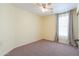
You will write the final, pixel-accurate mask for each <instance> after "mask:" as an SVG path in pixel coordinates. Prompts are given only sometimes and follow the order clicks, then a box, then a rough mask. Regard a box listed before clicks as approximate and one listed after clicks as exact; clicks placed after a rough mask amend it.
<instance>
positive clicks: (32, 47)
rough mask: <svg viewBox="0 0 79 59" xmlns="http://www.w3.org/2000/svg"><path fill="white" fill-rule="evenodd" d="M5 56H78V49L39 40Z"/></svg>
mask: <svg viewBox="0 0 79 59" xmlns="http://www.w3.org/2000/svg"><path fill="white" fill-rule="evenodd" d="M6 56H79V49H78V48H75V47H72V46H69V45H65V44H60V43H55V42H51V41H48V40H40V41H37V42H34V43H31V44H28V45H24V46H21V47H18V48H15V49H13V50H12V51H10V52H9V53H8V54H6Z"/></svg>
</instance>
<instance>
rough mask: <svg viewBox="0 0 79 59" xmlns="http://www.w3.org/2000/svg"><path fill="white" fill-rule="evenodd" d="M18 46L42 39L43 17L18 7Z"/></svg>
mask: <svg viewBox="0 0 79 59" xmlns="http://www.w3.org/2000/svg"><path fill="white" fill-rule="evenodd" d="M16 11H17V20H16V45H15V46H16V47H18V46H21V45H24V44H28V43H31V42H34V41H37V40H40V39H41V17H40V16H38V15H36V14H33V13H30V12H27V11H26V10H23V9H20V8H17V7H16Z"/></svg>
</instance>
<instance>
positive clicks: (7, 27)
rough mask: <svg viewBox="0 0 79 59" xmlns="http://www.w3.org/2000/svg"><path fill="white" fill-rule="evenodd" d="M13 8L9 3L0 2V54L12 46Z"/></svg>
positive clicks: (13, 30)
mask: <svg viewBox="0 0 79 59" xmlns="http://www.w3.org/2000/svg"><path fill="white" fill-rule="evenodd" d="M14 41H15V10H14V8H12V7H11V6H10V5H9V4H0V55H4V54H5V53H6V52H8V51H10V50H11V49H13V47H14V43H15V42H14Z"/></svg>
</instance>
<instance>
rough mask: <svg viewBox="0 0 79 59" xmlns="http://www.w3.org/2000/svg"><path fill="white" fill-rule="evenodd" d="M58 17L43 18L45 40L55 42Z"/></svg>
mask: <svg viewBox="0 0 79 59" xmlns="http://www.w3.org/2000/svg"><path fill="white" fill-rule="evenodd" d="M56 18H57V17H56V15H52V16H45V17H43V25H44V27H43V38H44V39H47V40H51V41H54V40H55V35H56Z"/></svg>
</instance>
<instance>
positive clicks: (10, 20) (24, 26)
mask: <svg viewBox="0 0 79 59" xmlns="http://www.w3.org/2000/svg"><path fill="white" fill-rule="evenodd" d="M40 19H41V17H40V16H38V15H36V14H33V13H30V12H27V11H25V10H23V9H20V8H17V7H15V6H13V5H11V4H0V55H5V54H6V53H8V52H9V51H10V50H12V49H13V48H15V47H18V46H21V45H24V44H28V43H32V42H35V41H37V40H40V39H41V32H40V31H41V25H40V24H41V20H40Z"/></svg>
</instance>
